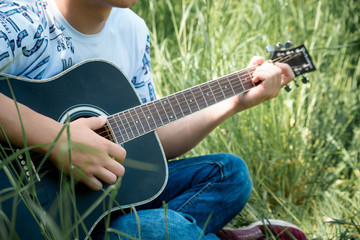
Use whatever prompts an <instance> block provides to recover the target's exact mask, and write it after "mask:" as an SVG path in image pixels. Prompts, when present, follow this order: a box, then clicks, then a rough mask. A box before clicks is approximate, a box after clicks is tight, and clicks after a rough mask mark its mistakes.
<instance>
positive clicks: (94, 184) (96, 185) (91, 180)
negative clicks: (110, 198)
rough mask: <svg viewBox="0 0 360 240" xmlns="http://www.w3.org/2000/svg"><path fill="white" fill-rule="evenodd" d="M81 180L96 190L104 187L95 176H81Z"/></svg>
mask: <svg viewBox="0 0 360 240" xmlns="http://www.w3.org/2000/svg"><path fill="white" fill-rule="evenodd" d="M80 181H81V182H82V183H84V184H85V185H86V186H88V187H89V188H90V189H92V190H94V191H99V190H100V189H101V188H102V187H103V184H102V183H101V182H100V181H99V180H98V179H97V178H96V177H95V176H92V177H89V179H87V178H81V179H80Z"/></svg>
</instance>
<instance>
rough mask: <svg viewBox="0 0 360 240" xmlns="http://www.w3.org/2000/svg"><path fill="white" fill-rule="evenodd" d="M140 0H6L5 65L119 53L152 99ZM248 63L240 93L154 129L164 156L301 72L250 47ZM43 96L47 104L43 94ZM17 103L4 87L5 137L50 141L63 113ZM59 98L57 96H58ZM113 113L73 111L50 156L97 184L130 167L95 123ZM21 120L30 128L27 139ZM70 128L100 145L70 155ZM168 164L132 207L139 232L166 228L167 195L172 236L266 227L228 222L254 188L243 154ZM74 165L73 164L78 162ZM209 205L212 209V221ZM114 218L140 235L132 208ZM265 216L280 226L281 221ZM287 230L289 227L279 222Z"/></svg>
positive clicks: (54, 65) (56, 68)
mask: <svg viewBox="0 0 360 240" xmlns="http://www.w3.org/2000/svg"><path fill="white" fill-rule="evenodd" d="M136 2H137V1H136V0H26V1H19V0H4V1H2V2H1V4H0V16H1V19H0V21H1V22H2V24H1V25H0V69H1V72H2V74H5V75H6V76H16V77H19V78H24V79H29V80H31V81H40V80H42V79H49V78H52V77H54V76H56V75H58V74H62V73H63V72H67V71H68V70H69V69H72V68H73V67H74V66H76V65H77V64H79V63H81V62H82V61H86V60H89V59H104V60H106V61H109V62H111V63H113V64H114V65H115V66H117V67H118V68H119V69H120V70H121V71H122V72H123V74H124V75H125V76H127V78H128V79H129V82H131V84H132V85H133V87H134V88H135V90H136V93H137V95H138V96H139V99H140V100H141V102H142V104H146V103H151V102H153V101H154V100H156V99H157V98H156V93H155V91H154V89H155V86H154V81H153V78H152V74H151V67H150V37H149V30H148V28H147V27H146V24H145V23H144V21H143V20H142V19H141V18H140V17H138V16H137V15H136V14H135V13H134V12H132V11H131V10H130V9H129V7H131V6H133V5H134V4H136ZM249 66H258V67H257V68H256V69H255V68H254V71H253V73H252V74H251V81H252V84H254V87H252V88H251V89H249V90H248V91H246V93H243V94H236V95H235V96H232V97H229V98H227V99H226V100H224V101H221V102H218V103H216V104H213V105H211V106H209V107H206V108H204V109H201V110H199V111H196V112H194V113H193V114H189V115H187V116H185V117H183V118H181V119H179V120H177V121H171V122H170V123H169V124H164V126H161V127H159V128H158V129H157V130H156V134H157V135H156V138H158V141H159V142H160V145H161V147H160V148H161V149H162V150H161V151H163V154H164V156H165V158H166V159H167V160H170V159H174V158H176V157H178V156H181V155H182V154H184V153H186V152H187V151H189V150H191V149H192V148H193V147H195V146H196V145H197V144H198V143H199V142H200V141H201V140H202V139H204V138H205V137H206V136H207V135H208V134H209V133H210V132H211V131H212V130H213V129H214V128H216V127H217V126H219V124H221V123H222V122H223V121H225V120H226V119H228V118H229V117H231V116H233V115H234V114H237V113H239V112H241V111H244V110H246V109H249V108H251V107H253V106H256V105H258V104H260V103H262V102H264V101H267V100H269V99H271V98H274V97H276V96H277V95H278V94H279V91H280V89H281V88H282V87H283V86H285V85H286V84H287V83H289V82H290V81H291V80H292V79H293V78H294V77H295V75H294V72H293V70H292V68H291V67H290V66H289V65H288V64H287V63H281V62H276V63H273V62H271V61H264V59H263V58H261V57H253V58H252V59H251V61H250V63H249ZM71 81H76V79H71ZM114 81H116V79H115V80H114ZM85 85H86V83H85ZM110 87H111V86H110ZM35 88H36V87H35ZM69 90H70V89H69ZM93 90H94V91H99V90H100V89H93ZM24 91H26V89H25V90H24ZM58 91H66V89H59V90H58ZM87 94H91V93H87ZM15 95H16V92H15ZM19 97H20V96H19ZM65 98H66V97H65ZM125 101H126V100H125ZM40 104H41V103H40ZM42 104H43V105H46V104H48V103H47V101H46V99H44V100H43V103H42ZM59 104H60V103H59ZM17 106H18V109H17V107H16V105H15V104H14V100H13V98H12V97H11V96H8V95H7V94H4V93H3V91H2V90H1V89H0V125H1V126H2V128H3V129H4V132H5V133H6V137H7V138H5V135H4V134H3V133H2V132H0V139H1V140H2V141H6V140H7V139H8V140H9V141H10V142H11V144H13V145H14V146H19V147H23V146H25V145H28V146H34V145H41V144H45V143H50V142H53V141H54V140H55V139H56V138H57V136H58V134H59V132H60V131H61V129H62V128H63V127H64V124H65V123H63V122H59V121H56V119H53V118H51V117H49V116H46V115H43V114H42V113H40V112H37V111H36V110H34V109H32V108H31V107H28V105H27V104H26V103H25V102H21V101H19V102H18V103H17ZM56 107H57V104H55V105H54V106H53V108H56ZM18 110H19V113H20V116H21V121H20V119H19V114H18ZM99 115H102V114H99ZM168 117H169V119H170V118H172V116H168ZM107 121H108V120H107V118H106V117H105V116H92V117H88V118H78V119H76V120H74V121H72V122H71V123H70V128H69V129H70V131H69V133H70V135H68V134H67V132H66V131H63V133H62V134H61V135H60V138H59V139H58V140H57V144H56V145H55V146H54V148H53V149H52V151H51V153H50V155H49V160H50V161H51V162H52V163H53V164H54V165H55V166H57V168H59V169H60V170H64V171H65V172H66V173H67V174H73V175H74V176H75V178H76V179H77V180H78V181H80V182H82V183H83V184H85V185H86V186H87V187H88V191H89V192H90V191H99V190H100V189H101V188H102V187H103V186H104V185H112V184H114V183H115V182H116V181H117V179H118V178H121V177H124V176H126V174H127V171H125V168H124V166H123V165H122V162H123V161H124V159H125V158H126V157H127V149H126V147H123V145H121V144H118V143H117V142H116V141H111V140H109V139H107V138H104V137H102V136H100V135H99V134H97V133H96V130H97V129H100V128H102V127H103V126H104V125H105V124H107V123H108V122H107ZM125 125H126V124H125ZM128 125H129V124H128ZM149 125H150V124H149ZM22 126H23V129H24V131H25V133H26V144H25V142H24V136H23V131H22ZM143 128H145V127H144V126H143ZM138 130H139V129H138ZM69 138H71V142H74V143H81V144H83V145H86V146H88V147H90V148H93V149H96V151H97V154H89V153H86V152H84V151H80V150H78V149H76V148H74V149H72V158H71V159H72V161H71V163H70V162H69V159H68V158H66V159H64V158H62V157H61V156H60V155H61V154H60V152H61V148H62V146H63V144H64V143H67V142H68V140H69ZM49 148H50V146H49V145H43V146H42V147H39V148H37V149H36V151H37V152H39V153H43V154H45V153H46V152H47V151H48V150H49ZM167 164H168V168H167V171H168V173H169V176H168V179H167V183H166V186H164V188H163V189H162V191H161V193H159V194H157V195H156V197H155V198H154V199H151V200H149V201H147V203H144V204H140V205H138V206H137V208H136V209H137V214H138V216H139V219H140V228H141V236H143V237H144V238H145V239H164V238H165V237H166V234H167V233H166V227H165V226H164V222H165V216H164V210H163V209H162V206H163V202H166V204H167V205H168V213H167V216H166V218H167V219H166V222H167V224H168V234H169V236H170V239H198V238H199V236H202V238H201V239H219V238H221V239H244V238H242V236H243V235H244V234H248V233H249V231H250V232H251V231H252V232H251V233H252V234H257V235H258V236H261V235H262V236H264V235H263V234H264V230H263V228H261V224H257V225H253V226H252V227H251V228H247V229H236V230H222V229H223V228H224V227H225V225H226V224H227V223H228V222H229V221H230V220H232V219H233V218H234V217H235V216H236V215H237V214H238V213H239V212H240V211H241V210H242V209H243V207H244V206H245V204H246V202H247V200H248V199H249V197H250V194H251V191H252V182H251V179H250V176H249V172H248V169H247V166H246V164H245V162H244V161H243V160H242V159H241V158H239V157H238V156H235V155H232V154H225V153H223V154H213V155H206V156H198V157H194V158H187V159H182V160H178V161H170V162H168V163H167ZM74 166H75V167H76V168H77V170H74ZM115 213H116V212H115ZM210 214H212V217H211V218H210V220H209V221H208V222H207V220H208V217H209V215H210ZM111 219H112V220H111V223H110V227H112V228H114V229H117V230H119V231H122V232H124V233H126V234H129V235H130V236H135V237H136V236H138V234H139V233H138V225H137V222H136V218H135V217H134V216H132V214H131V213H129V214H118V215H117V214H113V217H112V218H111ZM269 224H270V225H271V224H272V225H274V226H275V225H276V226H277V225H281V226H284V224H285V223H284V222H281V224H280V223H279V224H275V222H273V223H269ZM205 225H206V228H205V230H204V233H203V234H202V229H203V227H204V226H205ZM99 226H101V223H100V224H99ZM99 226H98V227H96V228H94V229H93V231H92V233H91V236H92V237H93V238H96V239H97V238H99V239H102V238H103V237H104V232H105V229H103V228H102V227H99ZM284 227H286V228H287V232H289V235H292V236H296V237H298V239H306V236H305V234H304V233H303V232H302V231H301V230H300V229H298V228H297V227H296V226H293V225H290V224H287V225H286V224H285V226H284ZM282 230H283V228H281V230H279V231H282ZM110 235H112V234H111V233H110ZM114 236H115V235H114ZM231 237H233V238H231ZM259 239H260V237H259ZM286 239H287V238H286ZM288 239H290V237H289V238H288Z"/></svg>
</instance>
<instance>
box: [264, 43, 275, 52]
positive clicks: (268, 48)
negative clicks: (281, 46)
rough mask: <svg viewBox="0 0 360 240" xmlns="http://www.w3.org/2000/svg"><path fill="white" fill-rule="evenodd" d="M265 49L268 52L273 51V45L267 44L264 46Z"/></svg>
mask: <svg viewBox="0 0 360 240" xmlns="http://www.w3.org/2000/svg"><path fill="white" fill-rule="evenodd" d="M266 51H267V52H269V53H271V52H275V47H274V46H273V45H271V44H268V45H267V46H266Z"/></svg>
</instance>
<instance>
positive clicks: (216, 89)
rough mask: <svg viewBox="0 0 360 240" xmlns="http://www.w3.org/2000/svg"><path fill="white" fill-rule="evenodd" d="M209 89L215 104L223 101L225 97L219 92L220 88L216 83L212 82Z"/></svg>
mask: <svg viewBox="0 0 360 240" xmlns="http://www.w3.org/2000/svg"><path fill="white" fill-rule="evenodd" d="M210 87H211V89H212V91H213V93H214V97H215V99H216V102H220V101H222V100H224V99H225V95H224V93H223V92H222V90H221V86H220V84H219V83H218V81H213V82H211V83H210Z"/></svg>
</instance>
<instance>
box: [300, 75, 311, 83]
mask: <svg viewBox="0 0 360 240" xmlns="http://www.w3.org/2000/svg"><path fill="white" fill-rule="evenodd" d="M302 76H303V78H302V82H303V83H308V82H310V79H309V77H307V76H305V74H303V75H302Z"/></svg>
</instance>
